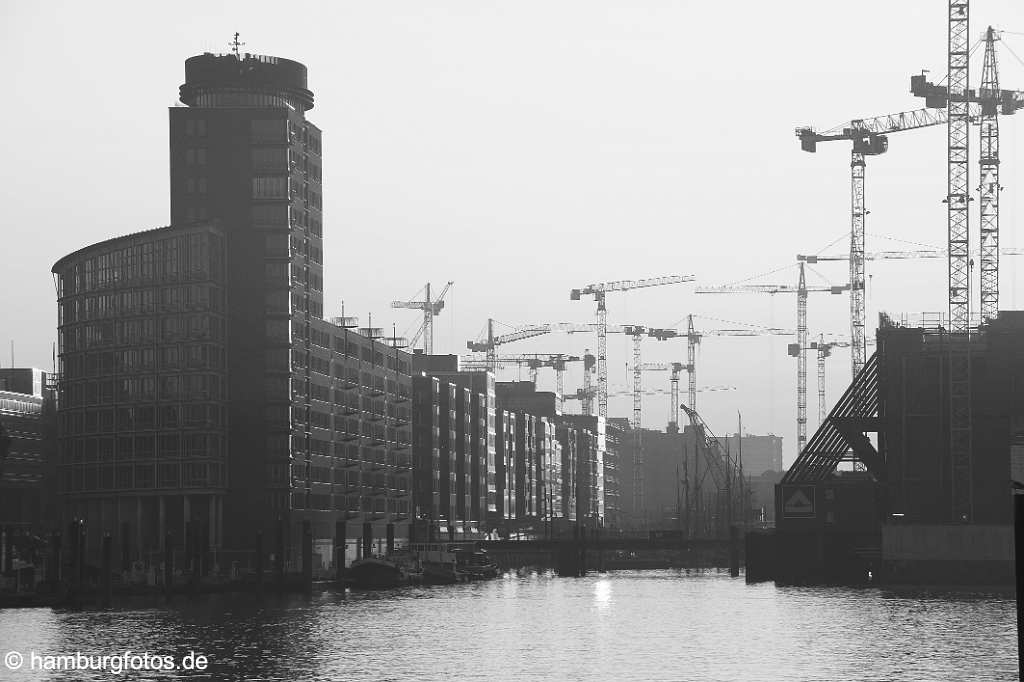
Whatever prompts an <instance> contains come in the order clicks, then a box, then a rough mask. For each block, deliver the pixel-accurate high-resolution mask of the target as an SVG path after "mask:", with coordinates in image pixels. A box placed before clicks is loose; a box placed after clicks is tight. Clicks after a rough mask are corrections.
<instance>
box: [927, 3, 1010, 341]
mask: <svg viewBox="0 0 1024 682" xmlns="http://www.w3.org/2000/svg"><path fill="white" fill-rule="evenodd" d="M969 30H970V7H969V3H968V1H967V0H949V31H948V36H947V38H948V51H947V66H948V68H949V71H948V74H949V75H948V77H947V82H948V85H936V84H935V83H933V82H931V81H929V80H928V79H927V77H926V76H925V74H924V73H921V74H918V75H915V76H911V77H910V92H911V94H913V95H914V96H916V97H923V98H924V101H925V106H928V107H947V108H948V128H947V171H948V185H947V196H946V198H945V199H944V200H943V203H946V204H947V213H948V218H947V232H948V234H947V238H948V242H949V248H948V249H947V252H948V254H949V305H950V309H949V310H950V313H949V315H950V325H951V329H952V331H954V332H966V331H967V326H968V324H969V323H968V319H969V312H970V311H969V307H970V256H969V246H970V244H969V218H968V203H969V201H970V198H969V196H968V194H969V187H968V186H969V180H970V179H969V167H968V150H969V144H968V124H969V123H970V122H972V121H973V122H976V123H978V126H979V129H980V133H981V135H980V138H981V144H980V157H979V162H978V166H979V171H980V182H979V185H978V191H979V194H980V199H981V200H980V201H979V202H978V208H979V213H980V224H981V250H980V259H979V261H980V262H979V265H980V267H979V270H980V272H981V278H980V279H981V282H980V283H981V296H980V298H981V318H982V320H986V319H991V318H992V317H995V316H996V314H997V313H998V310H999V255H1000V249H999V190H1000V189H1002V188H1001V187H1000V185H999V116H1000V115H1003V116H1009V115H1012V114H1015V113H1016V112H1017V111H1018V110H1020V109H1022V108H1024V91H1020V90H1004V89H1001V88H1000V87H999V64H998V60H997V58H996V49H995V44H996V41H997V40H999V35H998V34H999V32H998V31H996V30H994V29H993V28H992V27H991V26H989V27H988V29H987V30H986V31H985V57H984V62H983V65H982V74H981V76H982V77H981V87H980V88H979V89H978V90H972V89H970V87H969V82H968V81H969V72H970V59H969V57H970V51H969V50H968V41H969V37H968V36H969Z"/></svg>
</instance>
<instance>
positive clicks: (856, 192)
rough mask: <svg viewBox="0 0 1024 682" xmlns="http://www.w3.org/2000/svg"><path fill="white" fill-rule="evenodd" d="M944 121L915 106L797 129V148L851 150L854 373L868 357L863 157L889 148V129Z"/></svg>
mask: <svg viewBox="0 0 1024 682" xmlns="http://www.w3.org/2000/svg"><path fill="white" fill-rule="evenodd" d="M945 122H946V111H945V110H944V109H935V110H931V109H917V110H915V111H904V112H900V113H898V114H890V115H887V116H877V117H875V118H869V119H854V120H852V121H850V122H849V123H845V124H843V125H842V126H839V127H837V128H833V129H831V130H826V131H824V132H821V133H819V132H816V131H815V130H814V128H810V127H802V128H797V129H796V135H797V137H799V138H800V148H801V149H803V150H804V151H805V152H814V151H817V145H818V143H819V142H831V141H835V140H848V141H850V142H852V143H853V147H852V149H851V151H850V256H849V261H850V339H851V341H852V343H851V344H850V356H851V366H852V372H853V374H852V375H853V376H857V374H858V373H859V372H860V369H861V367H863V366H864V362H865V361H866V360H867V354H866V352H865V345H864V324H865V319H864V318H865V309H864V277H865V273H864V261H865V260H866V259H865V253H864V222H865V218H866V217H867V214H868V210H867V209H866V208H865V205H864V196H865V187H864V172H865V167H866V164H865V157H867V156H877V155H879V154H884V153H885V152H886V151H887V150H888V148H889V138H888V135H889V134H890V133H896V132H902V131H904V130H914V129H917V128H926V127H929V126H934V125H939V124H941V123H945Z"/></svg>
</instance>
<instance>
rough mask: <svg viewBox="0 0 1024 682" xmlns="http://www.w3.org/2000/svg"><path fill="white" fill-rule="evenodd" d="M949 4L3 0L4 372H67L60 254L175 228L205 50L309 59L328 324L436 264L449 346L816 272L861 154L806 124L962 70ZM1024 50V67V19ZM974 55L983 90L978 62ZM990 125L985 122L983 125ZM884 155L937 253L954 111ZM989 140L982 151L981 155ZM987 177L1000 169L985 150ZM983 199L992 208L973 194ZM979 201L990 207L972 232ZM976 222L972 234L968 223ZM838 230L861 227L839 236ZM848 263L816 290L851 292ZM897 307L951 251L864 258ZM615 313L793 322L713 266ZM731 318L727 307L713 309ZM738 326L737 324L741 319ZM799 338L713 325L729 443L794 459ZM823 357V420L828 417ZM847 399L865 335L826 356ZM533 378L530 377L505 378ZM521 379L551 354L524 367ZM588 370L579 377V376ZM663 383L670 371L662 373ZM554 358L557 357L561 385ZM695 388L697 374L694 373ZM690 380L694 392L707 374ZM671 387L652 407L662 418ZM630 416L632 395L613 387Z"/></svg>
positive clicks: (791, 315) (1000, 4)
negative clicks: (189, 72)
mask: <svg viewBox="0 0 1024 682" xmlns="http://www.w3.org/2000/svg"><path fill="white" fill-rule="evenodd" d="M945 13H946V3H944V2H922V1H920V0H915V1H913V2H892V1H891V0H890V1H888V2H881V1H878V0H863V1H862V2H860V3H858V4H857V5H856V9H855V10H851V6H850V5H849V4H847V3H838V2H820V1H818V2H810V1H791V2H786V3H764V2H683V1H676V2H654V1H647V2H643V1H639V0H637V1H633V2H603V1H599V0H587V1H586V2H582V1H580V2H570V1H568V0H563V1H558V0H546V1H544V2H534V1H529V0H519V1H517V2H505V3H487V2H479V1H470V0H466V1H464V2H431V3H427V2H388V3H382V2H369V1H363V2H329V3H327V2H325V3H317V2H306V3H299V4H294V3H293V4H284V3H280V2H211V1H207V2H173V3H139V2H124V3H121V2H92V3H84V2H50V3H27V2H17V3H16V2H13V1H12V0H0V58H2V59H3V63H5V64H7V65H8V66H7V69H6V74H5V83H4V86H5V90H6V92H7V95H6V102H7V106H5V107H3V108H2V110H0V124H2V129H3V130H4V131H5V134H4V143H3V150H4V154H3V156H4V162H3V163H2V164H0V187H2V189H0V197H2V201H0V211H2V214H0V215H2V225H3V230H4V237H5V239H4V240H3V247H2V250H0V253H3V255H4V258H3V267H2V268H0V288H2V291H3V296H2V300H0V341H2V342H3V346H4V347H3V349H2V350H3V352H0V364H2V366H5V367H6V366H9V363H10V358H9V353H8V351H7V348H6V346H7V345H8V343H9V340H14V341H15V344H16V357H15V360H16V364H17V365H19V366H25V365H35V366H41V367H45V368H49V367H50V364H51V363H50V347H51V343H52V341H53V340H54V339H55V336H56V332H55V320H56V309H55V296H54V288H53V285H52V280H51V275H50V268H51V266H52V265H53V263H54V262H55V261H56V260H57V259H58V258H60V257H61V256H63V255H65V254H67V253H69V252H70V251H73V250H75V249H78V248H80V247H82V246H84V245H86V244H89V243H92V242H95V241H98V240H102V239H105V238H108V237H112V236H115V235H120V234H125V233H129V232H134V231H138V230H142V229H148V228H151V227H156V226H160V225H165V224H167V222H168V217H169V216H168V213H169V208H168V204H169V202H168V137H167V120H168V113H167V108H168V107H169V106H174V105H175V102H176V98H177V92H178V86H179V85H180V84H181V83H182V81H183V78H184V66H183V62H184V60H185V59H186V58H187V57H189V56H191V55H195V54H199V53H202V52H204V51H215V52H226V51H227V50H228V42H229V41H230V39H231V36H232V34H233V32H234V31H236V30H237V31H240V32H241V34H242V35H241V39H242V40H243V41H244V42H245V43H246V45H245V47H244V48H243V49H244V50H246V51H250V52H256V53H261V54H270V55H277V56H281V57H288V58H290V59H295V60H298V61H301V62H303V63H305V64H306V65H307V66H308V67H309V83H310V88H311V89H312V90H313V91H314V92H315V95H316V106H315V108H314V109H313V110H312V111H311V112H309V117H310V119H311V120H312V121H314V122H315V123H316V124H317V125H319V126H320V127H321V128H323V130H324V187H325V192H324V204H325V206H324V212H325V227H324V234H325V237H324V241H325V250H326V255H325V268H326V273H325V287H326V291H325V294H326V300H327V305H326V306H325V308H326V310H325V315H328V316H329V315H334V314H338V312H339V309H340V307H341V301H342V300H344V302H345V309H346V313H347V314H350V315H359V316H360V317H361V318H362V321H363V323H364V324H365V321H366V316H367V314H368V313H370V314H372V315H373V320H374V325H375V326H384V327H388V328H390V326H391V323H392V322H395V323H397V325H398V331H399V333H402V332H408V333H409V334H410V335H411V333H412V332H413V331H414V330H415V327H416V323H417V321H418V319H419V318H418V313H416V312H415V311H404V310H391V309H390V308H389V306H388V303H389V301H391V300H392V299H395V298H410V297H412V296H413V295H414V294H415V293H416V292H417V290H418V289H420V288H421V287H422V286H423V284H424V283H425V282H426V281H428V280H429V281H431V282H433V283H434V285H435V287H437V288H440V287H441V286H442V285H443V283H444V282H445V281H446V280H448V279H452V280H455V282H456V284H455V287H454V288H453V291H452V293H451V294H450V295H449V299H448V306H447V307H446V308H445V310H444V312H443V314H442V316H441V317H440V318H438V320H437V322H436V332H435V333H436V340H435V351H437V352H462V350H463V349H464V348H465V344H466V341H467V340H468V339H471V338H477V336H478V335H479V334H480V333H481V331H482V330H483V329H484V327H485V325H486V320H487V318H488V317H493V318H495V319H497V320H499V321H501V322H503V323H505V324H508V325H515V324H520V323H525V322H554V321H579V322H590V321H592V320H593V315H594V304H593V302H592V301H591V300H585V301H581V302H570V301H569V289H571V288H573V287H581V286H583V285H586V284H588V283H591V282H601V281H608V280H615V279H638V278H644V277H655V276H660V275H666V274H688V273H692V274H694V275H696V276H697V278H698V283H699V284H707V285H711V284H719V283H726V282H732V281H736V280H741V279H746V278H748V277H750V276H752V275H756V274H758V273H763V272H767V271H772V270H776V269H778V268H783V269H782V270H780V271H779V272H776V273H774V274H771V275H766V276H764V277H762V278H760V279H759V280H757V281H762V282H788V283H795V281H796V269H795V267H794V266H793V265H792V264H793V263H794V261H795V258H794V256H795V254H796V253H798V252H811V253H813V252H817V251H819V250H821V249H823V248H824V247H825V246H826V245H828V244H829V243H831V242H833V241H836V245H835V246H834V247H832V249H831V252H841V251H843V250H845V249H848V233H849V203H850V199H849V144H848V143H844V142H835V143H830V144H825V145H822V146H821V147H819V151H818V153H817V154H813V155H812V154H807V153H804V152H802V151H801V150H800V147H799V144H798V141H797V139H796V138H795V137H794V134H793V129H794V128H795V127H796V126H799V125H815V126H817V127H818V128H820V129H827V128H831V127H833V126H835V125H837V124H840V123H842V122H844V121H848V120H849V119H851V118H860V117H867V116H873V115H878V114H884V113H892V112H898V111H904V110H910V109H916V108H918V107H919V106H921V104H922V103H921V102H920V101H919V100H916V99H915V98H913V97H912V96H911V95H910V94H909V78H910V76H911V74H914V73H917V72H919V71H920V70H921V69H930V70H931V71H932V75H933V76H935V77H936V78H939V77H941V76H942V74H943V73H944V71H945V49H946V14H945ZM988 24H993V25H995V26H996V27H997V28H1003V29H1006V30H1007V31H1018V32H1024V4H1022V3H1021V2H1020V1H1019V0H987V1H986V0H975V2H974V3H973V14H972V25H971V34H972V42H973V40H975V39H978V38H980V37H981V34H982V32H983V31H984V29H985V27H986V26H987V25H988ZM1005 48H1010V49H1012V50H1013V52H1014V53H1016V55H1020V57H1021V58H1024V35H1009V34H1008V35H1006V36H1005ZM1005 48H1004V49H1002V51H1001V76H1002V85H1003V87H1010V88H1022V89H1024V63H1022V62H1021V60H1020V59H1018V58H1017V57H1016V56H1015V55H1014V54H1013V53H1011V52H1010V51H1009V50H1008V49H1005ZM980 58H981V51H980V50H979V51H978V53H977V55H976V59H975V60H974V63H973V64H974V65H973V66H972V68H973V73H972V81H977V77H978V76H980ZM1002 120H1003V121H1004V124H1003V125H1002V127H1001V133H1002V144H1003V151H1002V159H1003V166H1002V169H1001V171H1002V184H1003V185H1004V187H1005V188H1006V189H1005V191H1004V192H1003V195H1002V197H1003V200H1002V216H1001V218H1002V232H1001V238H1002V243H1003V245H1005V246H1024V239H1020V238H1019V237H1018V236H1017V230H1016V226H1017V222H1018V201H1017V197H1018V195H1019V193H1020V192H1019V187H1018V178H1020V177H1021V173H1020V171H1019V170H1018V169H1019V167H1020V164H1021V163H1022V162H1024V155H1022V154H1021V153H1020V145H1019V140H1020V139H1021V137H1020V133H1018V131H1017V128H1018V127H1019V125H1024V120H1022V121H1020V123H1019V124H1018V121H1016V120H1015V119H1014V118H1003V119H1002ZM972 144H974V145H976V135H974V136H972ZM889 148H890V151H889V153H887V154H885V155H884V156H881V157H875V158H871V159H869V161H868V168H867V177H868V190H867V195H868V208H869V209H870V210H871V215H870V216H869V217H868V249H869V250H871V249H901V248H904V247H905V248H915V247H914V246H912V245H909V244H901V242H898V241H893V240H892V239H886V238H883V235H885V236H889V237H894V238H897V239H901V240H905V241H907V242H913V243H920V244H927V245H933V246H939V247H942V246H944V245H945V239H946V218H945V210H944V205H943V204H942V203H941V200H942V198H943V196H944V194H945V128H944V127H942V126H940V127H936V128H931V129H926V130H918V131H913V132H906V133H901V134H896V135H893V136H892V137H891V138H890V145H889ZM971 156H972V159H975V158H976V156H977V154H976V150H972V154H971ZM971 173H972V179H971V183H972V187H973V186H975V185H976V180H977V167H976V162H974V161H972V169H971ZM975 205H976V204H975ZM976 230H977V217H976V215H972V234H973V235H976ZM975 238H976V237H974V236H972V239H975ZM837 240H838V241H837ZM1019 260H1021V259H1016V260H1015V259H1011V258H1007V259H1004V260H1003V266H1002V267H1003V270H1002V272H1003V279H1002V299H1001V300H1002V307H1003V308H1017V307H1020V306H1022V305H1024V277H1021V278H1018V277H1017V276H1016V271H1017V270H1018V269H1019V267H1020V266H1019V265H1018V263H1017V261H1019ZM845 268H846V266H845V264H839V263H837V264H822V265H820V266H817V267H816V271H817V273H820V275H821V277H819V276H818V275H817V274H814V273H808V279H809V281H811V282H821V281H824V280H828V281H831V282H833V283H843V282H845V281H846V279H847V273H846V269H845ZM868 275H869V278H870V279H869V283H868V315H869V317H868V323H869V325H870V326H871V327H872V328H873V327H874V324H875V322H876V320H877V312H878V311H879V310H886V311H891V312H897V313H899V312H919V311H940V310H944V309H945V308H946V283H945V282H946V280H945V278H946V265H945V261H942V260H931V261H904V262H879V263H869V264H868ZM608 308H609V320H610V321H611V322H615V323H623V324H646V325H651V326H661V327H664V326H668V325H672V324H676V323H678V324H680V325H681V324H683V318H685V316H686V315H687V314H688V313H694V314H699V315H702V316H705V317H706V318H718V319H723V320H735V321H745V322H749V323H753V324H762V325H775V326H780V327H793V326H795V308H796V302H795V300H794V297H792V296H789V295H786V296H776V297H768V296H759V295H747V296H697V295H694V294H693V285H692V284H683V285H675V286H670V287H663V288H660V289H646V290H641V291H635V292H631V293H626V294H617V295H610V296H609V299H608ZM809 311H810V312H809V318H810V328H811V332H812V335H816V334H817V333H818V332H826V333H834V334H842V335H848V334H849V313H848V311H849V303H848V299H847V298H846V297H845V296H842V297H840V296H828V295H813V296H812V297H811V299H810V306H809ZM717 324H718V323H716V322H714V321H713V320H707V321H703V322H702V325H703V327H705V328H712V327H714V326H716V325H717ZM724 326H734V325H724ZM790 341H791V339H789V338H784V337H776V338H742V339H729V338H707V339H705V341H704V343H703V345H702V348H701V350H700V355H699V356H698V384H699V385H702V386H711V385H714V386H735V388H736V390H735V391H723V392H709V393H705V394H702V395H700V396H699V397H698V409H700V411H701V412H702V413H703V414H704V416H705V418H706V419H707V421H708V422H709V424H710V425H711V428H712V429H713V430H714V431H716V432H718V433H726V432H732V431H734V430H735V428H736V426H735V425H736V411H737V410H741V411H742V412H743V419H744V428H745V430H747V431H749V432H752V433H764V432H774V433H776V434H779V435H782V436H783V437H784V438H785V450H786V462H787V464H788V463H789V462H791V461H792V459H793V456H794V454H795V453H794V450H795V433H796V427H795V418H796V394H795V386H796V361H795V360H794V359H792V358H790V357H788V356H787V355H786V344H787V343H789V342H790ZM595 346H596V341H595V340H594V339H593V338H592V337H584V336H583V335H572V336H568V335H550V336H547V337H539V338H537V339H533V340H531V341H528V342H523V343H520V344H515V345H509V346H506V347H505V349H506V350H507V351H509V352H523V353H525V352H543V353H557V352H566V353H581V352H582V351H583V349H584V348H585V347H590V348H592V349H593V348H594V347H595ZM630 353H631V346H630V343H629V341H628V340H627V339H623V338H621V337H615V336H612V337H610V343H609V368H610V372H609V380H610V383H611V384H612V386H613V387H614V386H624V385H626V383H627V376H626V370H625V365H626V362H627V360H628V359H629V355H630ZM685 353H686V347H685V341H682V340H679V341H669V342H655V341H650V342H647V343H645V345H644V358H643V359H644V361H666V362H668V361H685ZM814 367H815V365H814V362H813V358H812V361H811V362H810V363H809V370H810V372H809V374H810V379H809V393H810V397H809V401H808V402H809V417H810V419H809V434H810V433H812V432H813V430H814V428H815V427H816V425H817V395H816V390H817V389H816V384H815V378H814V377H815V373H814ZM828 371H829V373H830V374H829V377H830V378H829V382H828V394H829V399H830V403H831V401H834V400H835V399H837V398H838V396H839V395H840V393H841V392H842V390H843V389H844V388H845V386H846V384H847V383H848V382H849V372H850V370H849V354H848V352H844V351H842V350H839V351H837V352H836V355H835V357H833V358H832V359H830V360H829V365H828ZM502 376H503V377H506V378H514V376H515V374H514V372H507V373H505V374H503V375H502ZM523 376H524V378H525V376H526V374H525V373H524V374H523ZM580 376H581V371H580V369H579V367H578V366H576V367H574V369H573V371H572V372H571V373H570V375H569V376H568V377H567V388H568V389H570V390H572V389H575V388H576V386H578V383H579V381H580ZM644 381H645V386H646V387H648V388H665V387H667V384H668V380H667V376H666V375H663V374H654V373H651V374H647V375H645V380H644ZM553 383H554V378H553V376H551V375H550V374H548V375H542V378H541V388H548V389H549V390H550V389H551V388H552V387H553ZM684 386H685V384H684ZM684 395H685V388H684ZM668 403H669V401H668V398H667V396H666V397H662V396H651V397H647V398H646V399H645V403H644V422H645V424H646V425H651V426H656V427H659V428H663V426H664V423H665V421H666V415H667V412H668ZM611 408H612V409H611V412H612V414H613V415H621V416H626V415H628V414H629V413H630V410H631V409H632V402H631V399H630V398H629V397H618V398H613V399H612V401H611Z"/></svg>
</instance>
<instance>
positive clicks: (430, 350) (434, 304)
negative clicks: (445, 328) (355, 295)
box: [391, 282, 454, 355]
mask: <svg viewBox="0 0 1024 682" xmlns="http://www.w3.org/2000/svg"><path fill="white" fill-rule="evenodd" d="M452 284H454V282H448V283H447V284H445V286H444V289H442V290H441V294H440V295H439V296H438V297H437V298H436V299H433V300H431V298H430V282H427V285H426V286H425V287H423V289H422V291H423V292H424V296H423V299H424V300H422V301H392V302H391V307H392V308H409V309H412V310H422V311H423V324H422V325H421V326H420V328H419V330H418V331H417V332H416V334H415V335H414V336H413V337H412V340H411V342H410V345H412V346H415V345H416V343H417V342H419V340H420V337H421V336H422V337H423V352H424V353H426V354H427V355H433V354H434V318H435V317H436V316H438V315H440V314H441V311H442V310H443V309H444V297H445V295H446V294H447V293H448V290H449V289H450V288H451V286H452Z"/></svg>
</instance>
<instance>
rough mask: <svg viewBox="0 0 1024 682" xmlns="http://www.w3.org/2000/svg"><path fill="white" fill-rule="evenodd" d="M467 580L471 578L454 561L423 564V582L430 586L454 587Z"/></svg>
mask: <svg viewBox="0 0 1024 682" xmlns="http://www.w3.org/2000/svg"><path fill="white" fill-rule="evenodd" d="M467 580H469V576H467V575H466V574H464V573H463V572H462V571H460V570H459V569H458V568H457V567H456V565H455V562H454V561H424V562H423V582H424V583H427V584H428V585H454V584H456V583H464V582H466V581H467Z"/></svg>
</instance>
